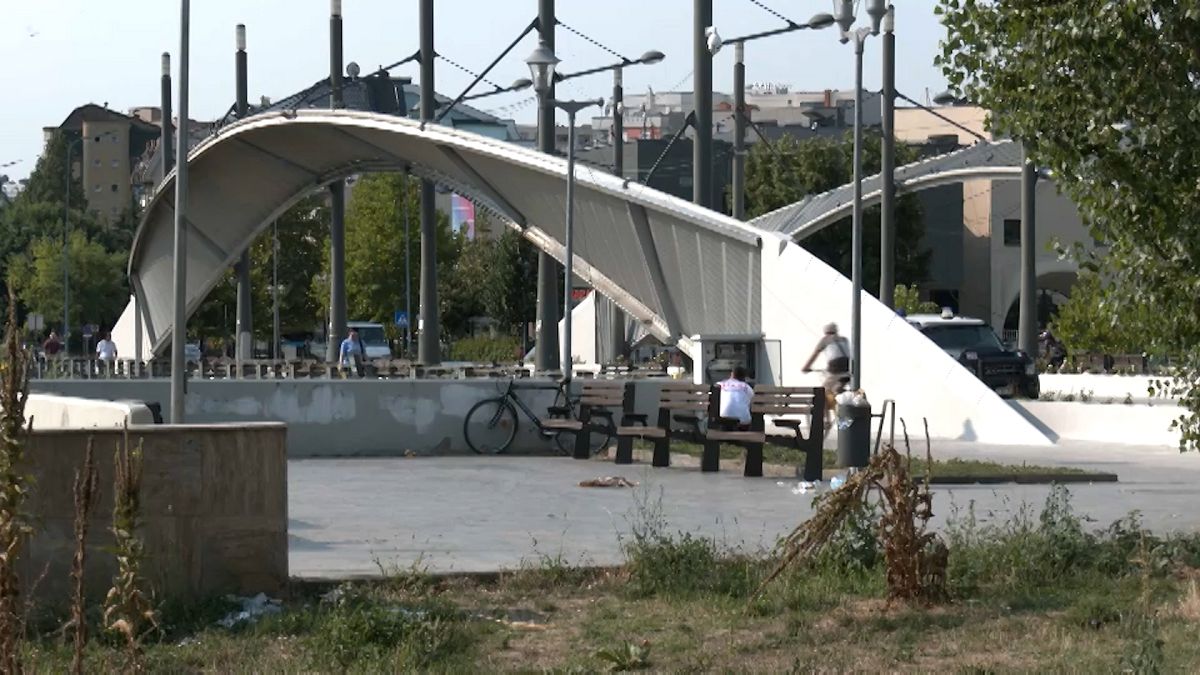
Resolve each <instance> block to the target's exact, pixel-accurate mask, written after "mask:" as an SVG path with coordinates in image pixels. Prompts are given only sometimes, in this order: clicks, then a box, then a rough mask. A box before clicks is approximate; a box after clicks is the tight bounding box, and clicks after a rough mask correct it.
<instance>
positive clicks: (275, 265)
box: [271, 221, 279, 361]
mask: <svg viewBox="0 0 1200 675" xmlns="http://www.w3.org/2000/svg"><path fill="white" fill-rule="evenodd" d="M271 358H272V359H273V360H275V361H278V360H279V221H274V222H272V223H271Z"/></svg>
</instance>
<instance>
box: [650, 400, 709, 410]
mask: <svg viewBox="0 0 1200 675" xmlns="http://www.w3.org/2000/svg"><path fill="white" fill-rule="evenodd" d="M658 407H659V408H663V409H665V410H708V401H666V402H664V403H661V404H659V406H658Z"/></svg>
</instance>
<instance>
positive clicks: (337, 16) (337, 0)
mask: <svg viewBox="0 0 1200 675" xmlns="http://www.w3.org/2000/svg"><path fill="white" fill-rule="evenodd" d="M330 9H331V11H330V16H329V84H330V96H329V104H330V107H331V108H333V109H334V110H338V109H341V108H343V107H345V105H344V103H343V102H342V0H331V7H330ZM344 337H346V183H345V181H343V180H341V179H338V180H335V181H334V182H332V183H330V184H329V335H328V338H327V339H326V344H325V358H326V360H327V361H329V362H331V363H334V362H336V361H337V360H338V352H339V350H340V348H341V345H342V338H344Z"/></svg>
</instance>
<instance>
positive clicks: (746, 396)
mask: <svg viewBox="0 0 1200 675" xmlns="http://www.w3.org/2000/svg"><path fill="white" fill-rule="evenodd" d="M717 386H719V387H720V388H721V410H720V412H721V419H723V420H737V423H738V425H739V426H741V427H749V426H750V399H752V398H754V389H753V388H751V386H750V385H749V384H746V369H745V368H744V367H742V366H735V367H734V369H733V373H732V374H731V375H730V376H729V379H727V380H722V381H721V382H719V383H718V384H717Z"/></svg>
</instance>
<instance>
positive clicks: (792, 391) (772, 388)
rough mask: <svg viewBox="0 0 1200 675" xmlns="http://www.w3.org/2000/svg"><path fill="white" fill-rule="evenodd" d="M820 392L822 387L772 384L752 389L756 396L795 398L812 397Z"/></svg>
mask: <svg viewBox="0 0 1200 675" xmlns="http://www.w3.org/2000/svg"><path fill="white" fill-rule="evenodd" d="M822 391H823V388H822V387H780V386H778V385H774V384H760V385H759V386H757V387H755V388H754V393H756V394H759V393H762V394H788V395H797V396H813V395H815V394H818V393H821V392H822Z"/></svg>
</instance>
